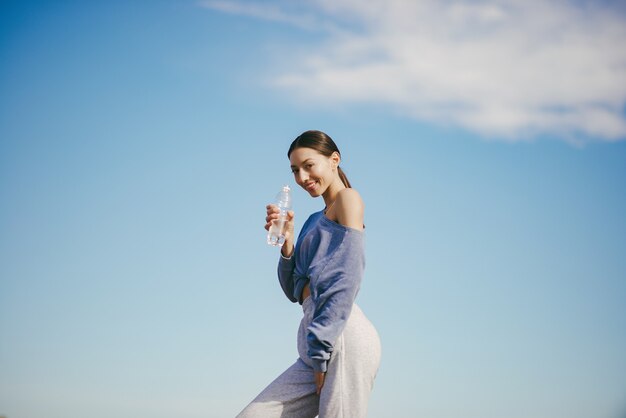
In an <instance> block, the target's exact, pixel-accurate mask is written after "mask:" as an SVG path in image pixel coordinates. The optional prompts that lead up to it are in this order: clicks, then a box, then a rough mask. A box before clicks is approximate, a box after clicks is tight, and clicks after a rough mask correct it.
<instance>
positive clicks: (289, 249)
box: [280, 239, 294, 258]
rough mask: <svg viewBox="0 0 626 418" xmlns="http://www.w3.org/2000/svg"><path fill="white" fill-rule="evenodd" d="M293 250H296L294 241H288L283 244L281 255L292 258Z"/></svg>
mask: <svg viewBox="0 0 626 418" xmlns="http://www.w3.org/2000/svg"><path fill="white" fill-rule="evenodd" d="M293 249H294V245H293V240H291V239H287V240H286V241H285V243H284V244H283V247H282V248H281V249H280V253H281V254H282V256H283V257H285V258H291V256H292V255H293Z"/></svg>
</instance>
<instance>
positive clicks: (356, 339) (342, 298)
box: [238, 131, 380, 418]
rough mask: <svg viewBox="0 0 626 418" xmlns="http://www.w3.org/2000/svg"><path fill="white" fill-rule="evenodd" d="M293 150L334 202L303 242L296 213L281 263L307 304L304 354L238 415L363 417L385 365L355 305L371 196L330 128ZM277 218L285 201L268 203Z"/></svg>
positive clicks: (307, 182) (308, 186) (301, 339)
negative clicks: (366, 202)
mask: <svg viewBox="0 0 626 418" xmlns="http://www.w3.org/2000/svg"><path fill="white" fill-rule="evenodd" d="M287 156H288V158H289V161H290V163H291V171H292V172H293V175H294V177H295V181H296V183H297V184H298V185H299V186H301V187H302V188H303V189H304V190H306V191H307V192H308V193H309V194H310V195H311V196H312V197H318V196H322V198H323V199H324V203H325V204H326V207H325V208H324V210H322V211H319V212H316V213H314V214H312V215H311V216H310V217H309V218H308V220H307V221H306V222H305V223H304V225H303V226H302V230H301V231H300V234H299V236H298V241H297V243H296V244H295V245H294V226H293V224H294V223H293V220H294V213H293V211H290V212H289V214H288V218H287V225H288V226H287V233H286V236H285V243H284V245H283V246H282V248H281V257H280V260H279V262H278V278H279V282H280V285H281V287H282V289H283V291H284V292H285V295H286V296H287V298H289V300H291V301H292V302H298V303H300V304H301V305H302V310H303V311H304V316H303V318H302V321H301V322H300V328H299V330H298V353H299V358H298V360H297V361H296V362H295V363H294V364H293V365H292V366H291V367H289V368H288V369H287V370H286V371H285V372H284V373H283V374H281V375H280V376H279V377H278V378H276V380H274V381H273V382H272V383H270V385H269V386H268V387H266V388H265V389H264V390H263V391H262V392H261V393H260V394H259V395H258V396H257V397H256V398H255V399H254V400H253V401H252V402H251V403H250V404H249V405H248V406H247V407H246V408H245V409H244V410H243V411H242V412H241V413H240V414H239V415H238V418H244V417H245V418H250V417H255V418H272V417H276V418H278V417H280V418H287V417H293V418H314V417H315V416H316V415H318V414H319V417H320V418H347V417H351V418H363V417H365V416H366V413H367V401H368V398H369V395H370V392H371V390H372V386H373V383H374V378H375V377H376V373H377V371H378V366H379V364H380V340H379V338H378V334H377V332H376V329H375V328H374V327H373V325H372V324H371V323H370V322H369V321H368V320H367V318H366V317H365V315H364V314H363V312H362V311H361V309H360V308H359V307H358V306H357V305H356V304H354V299H355V298H356V295H357V293H358V291H359V287H360V284H361V278H362V275H363V269H364V267H365V259H364V232H363V228H364V226H363V201H362V200H361V197H360V196H359V193H358V192H357V191H356V190H354V189H352V188H351V186H350V183H349V182H348V179H347V178H346V176H345V174H344V173H343V171H342V170H341V168H339V163H340V162H341V155H340V153H339V150H338V149H337V146H336V145H335V143H334V142H333V140H332V139H331V138H330V137H329V136H328V135H326V134H325V133H323V132H320V131H307V132H304V133H303V134H302V135H300V136H299V137H297V138H296V139H295V140H294V141H293V143H292V144H291V146H290V147H289V151H288V153H287ZM277 218H278V208H277V207H276V206H274V205H269V206H267V217H266V219H265V220H266V224H265V229H269V227H270V225H271V224H272V222H273V221H274V220H276V219H277Z"/></svg>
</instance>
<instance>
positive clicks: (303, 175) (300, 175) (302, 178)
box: [296, 170, 309, 184]
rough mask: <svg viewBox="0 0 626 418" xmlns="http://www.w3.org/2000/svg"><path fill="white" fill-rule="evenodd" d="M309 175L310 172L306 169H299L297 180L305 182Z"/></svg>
mask: <svg viewBox="0 0 626 418" xmlns="http://www.w3.org/2000/svg"><path fill="white" fill-rule="evenodd" d="M308 177H309V176H308V174H307V173H306V172H305V171H304V170H298V172H297V173H296V182H297V183H299V184H304V182H305V181H306V180H307V179H308Z"/></svg>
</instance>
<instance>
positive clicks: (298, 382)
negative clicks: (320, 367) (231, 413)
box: [237, 359, 319, 418]
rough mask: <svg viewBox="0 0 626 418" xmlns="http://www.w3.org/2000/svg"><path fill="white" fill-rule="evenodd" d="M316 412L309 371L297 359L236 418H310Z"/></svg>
mask: <svg viewBox="0 0 626 418" xmlns="http://www.w3.org/2000/svg"><path fill="white" fill-rule="evenodd" d="M318 408H319V398H318V396H317V394H316V393H315V381H314V378H313V369H311V368H310V367H309V366H307V365H306V364H305V363H304V362H303V361H302V360H301V359H298V360H297V361H296V362H295V363H294V364H293V365H292V366H291V367H289V368H288V369H287V370H286V371H285V372H283V374H281V375H280V376H278V377H277V378H276V379H275V380H274V381H273V382H272V383H270V384H269V385H268V386H267V387H266V388H265V389H263V391H262V392H261V393H260V394H259V395H258V396H257V397H256V398H255V399H254V400H253V401H252V402H250V404H249V405H248V406H247V407H246V408H245V409H244V410H243V411H241V412H240V413H239V415H237V418H314V417H315V416H316V415H317V413H318Z"/></svg>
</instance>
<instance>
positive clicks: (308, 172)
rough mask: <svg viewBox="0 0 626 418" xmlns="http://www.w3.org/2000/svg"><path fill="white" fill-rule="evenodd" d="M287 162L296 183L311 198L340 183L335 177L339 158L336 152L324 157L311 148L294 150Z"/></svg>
mask: <svg viewBox="0 0 626 418" xmlns="http://www.w3.org/2000/svg"><path fill="white" fill-rule="evenodd" d="M289 161H290V163H291V172H292V173H293V175H294V178H295V181H296V183H297V184H298V185H299V186H300V187H302V188H303V189H304V190H306V191H307V192H309V194H310V195H311V196H312V197H318V196H321V195H323V194H324V193H325V192H326V191H327V190H328V188H329V187H331V186H333V187H336V185H337V181H339V183H341V179H339V176H338V175H337V166H338V165H339V162H340V157H339V154H338V153H336V152H335V153H333V154H332V155H331V156H330V157H326V156H325V155H322V154H320V153H319V152H318V151H316V150H314V149H312V148H296V149H294V150H293V151H292V152H291V155H290V156H289Z"/></svg>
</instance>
